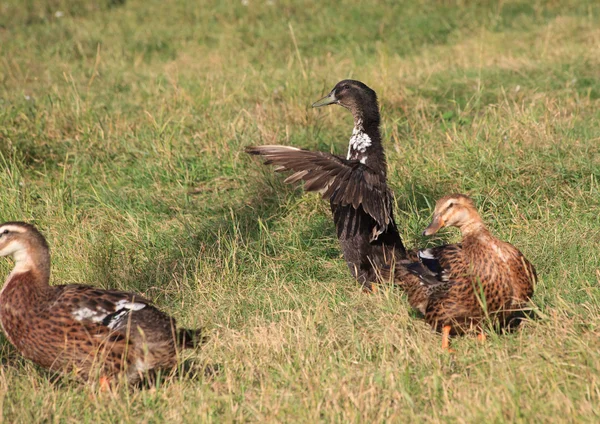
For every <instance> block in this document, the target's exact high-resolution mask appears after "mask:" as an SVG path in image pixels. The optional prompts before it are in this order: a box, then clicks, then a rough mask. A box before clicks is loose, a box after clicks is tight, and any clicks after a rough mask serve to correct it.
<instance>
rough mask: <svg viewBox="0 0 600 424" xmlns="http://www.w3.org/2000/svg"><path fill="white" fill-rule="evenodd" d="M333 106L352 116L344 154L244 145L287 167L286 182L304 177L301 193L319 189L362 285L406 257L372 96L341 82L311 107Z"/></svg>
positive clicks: (369, 284) (357, 85) (353, 83)
mask: <svg viewBox="0 0 600 424" xmlns="http://www.w3.org/2000/svg"><path fill="white" fill-rule="evenodd" d="M332 104H337V105H340V106H343V107H345V108H346V109H348V110H349V111H350V112H351V113H352V116H353V117H354V129H353V130H352V136H351V137H350V143H349V145H348V155H347V156H346V157H345V158H344V157H341V156H338V155H332V154H329V153H324V152H312V151H309V150H304V149H299V148H296V147H291V146H279V145H270V146H258V147H248V148H247V149H246V152H248V153H250V154H253V155H261V156H264V157H265V164H272V165H275V166H276V168H275V170H276V171H292V172H293V173H292V175H290V176H289V177H288V178H287V179H286V180H285V182H286V183H295V182H297V181H300V180H303V181H304V189H305V190H306V191H316V192H319V193H321V195H322V196H323V198H325V199H328V200H329V203H330V205H331V212H332V214H333V220H334V222H335V226H336V229H337V236H338V239H339V240H340V244H341V245H342V251H343V253H344V258H345V260H346V262H347V264H348V267H349V268H350V272H351V273H352V276H353V277H354V278H356V279H357V281H358V282H359V283H360V284H361V285H362V286H363V287H365V288H366V289H374V286H373V285H372V283H373V282H377V281H379V280H380V278H381V275H382V274H385V275H389V272H388V271H389V269H390V266H391V264H392V263H394V262H395V261H397V260H399V259H402V258H404V257H405V256H406V250H405V248H404V245H403V244H402V240H401V238H400V234H399V233H398V228H397V227H396V223H395V222H394V214H393V194H392V192H391V191H390V189H389V188H388V186H387V164H386V160H385V153H384V151H383V146H382V144H381V133H380V131H379V124H380V120H381V119H380V115H379V106H378V103H377V94H376V93H375V91H373V90H372V89H371V88H369V87H367V86H366V85H365V84H363V83H362V82H360V81H354V80H343V81H340V82H339V83H337V85H336V86H335V87H334V88H333V90H331V92H330V93H329V94H328V95H327V96H325V97H323V98H322V99H321V100H319V101H317V102H315V103H314V104H313V105H312V106H313V107H321V106H327V105H332Z"/></svg>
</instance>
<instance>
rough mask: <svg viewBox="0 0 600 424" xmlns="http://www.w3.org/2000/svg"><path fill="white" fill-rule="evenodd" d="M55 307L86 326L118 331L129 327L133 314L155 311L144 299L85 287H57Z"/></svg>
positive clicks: (136, 295) (119, 292)
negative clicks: (144, 310)
mask: <svg viewBox="0 0 600 424" xmlns="http://www.w3.org/2000/svg"><path fill="white" fill-rule="evenodd" d="M56 289H57V298H56V300H55V301H54V302H53V305H52V307H53V308H60V309H63V313H66V314H68V316H69V317H70V318H71V319H73V320H75V321H78V322H80V323H81V324H83V325H84V326H86V327H94V328H96V329H98V330H100V328H102V327H105V328H106V329H108V330H114V331H119V330H121V329H122V328H124V327H126V326H127V323H128V321H129V317H130V315H131V313H132V312H135V311H140V310H142V309H145V308H148V309H156V308H154V307H153V306H152V303H151V302H150V301H149V300H147V299H145V298H144V297H142V296H140V295H138V294H135V293H128V292H121V291H117V290H101V289H98V288H95V287H90V286H84V285H76V284H72V285H66V286H58V287H56Z"/></svg>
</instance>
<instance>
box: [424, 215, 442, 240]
mask: <svg viewBox="0 0 600 424" xmlns="http://www.w3.org/2000/svg"><path fill="white" fill-rule="evenodd" d="M443 226H444V220H443V219H442V217H441V216H439V215H434V216H433V221H431V224H429V226H428V227H427V228H425V231H423V235H424V236H431V235H434V234H435V233H437V232H438V231H439V230H440V228H442V227H443Z"/></svg>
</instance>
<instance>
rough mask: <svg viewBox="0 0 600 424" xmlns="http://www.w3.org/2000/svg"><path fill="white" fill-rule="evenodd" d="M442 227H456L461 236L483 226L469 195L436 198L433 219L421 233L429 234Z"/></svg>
mask: <svg viewBox="0 0 600 424" xmlns="http://www.w3.org/2000/svg"><path fill="white" fill-rule="evenodd" d="M444 227H457V228H458V229H460V230H461V232H462V234H463V236H464V235H465V234H467V233H470V232H472V231H474V230H476V229H478V228H480V227H483V221H482V220H481V217H480V216H479V213H478V212H477V208H476V207H475V203H473V200H472V199H471V198H470V197H469V196H466V195H464V194H451V195H448V196H444V197H442V198H441V199H440V200H438V201H437V203H436V204H435V210H434V211H433V220H432V221H431V224H429V226H428V227H427V228H425V231H423V235H424V236H431V235H433V234H435V233H437V232H438V231H439V230H440V229H441V228H444Z"/></svg>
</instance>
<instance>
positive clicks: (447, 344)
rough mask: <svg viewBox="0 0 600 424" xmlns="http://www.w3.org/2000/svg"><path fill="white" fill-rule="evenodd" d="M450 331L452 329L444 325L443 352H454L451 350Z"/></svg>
mask: <svg viewBox="0 0 600 424" xmlns="http://www.w3.org/2000/svg"><path fill="white" fill-rule="evenodd" d="M450 330H452V327H451V326H449V325H444V327H443V328H442V350H445V351H448V352H454V351H453V350H452V349H450Z"/></svg>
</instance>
